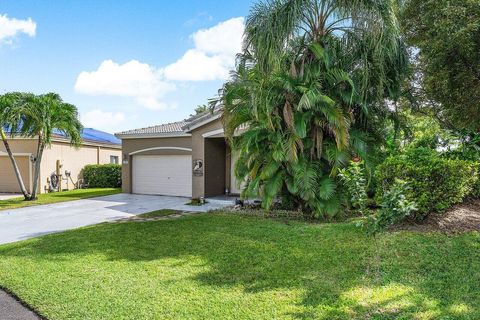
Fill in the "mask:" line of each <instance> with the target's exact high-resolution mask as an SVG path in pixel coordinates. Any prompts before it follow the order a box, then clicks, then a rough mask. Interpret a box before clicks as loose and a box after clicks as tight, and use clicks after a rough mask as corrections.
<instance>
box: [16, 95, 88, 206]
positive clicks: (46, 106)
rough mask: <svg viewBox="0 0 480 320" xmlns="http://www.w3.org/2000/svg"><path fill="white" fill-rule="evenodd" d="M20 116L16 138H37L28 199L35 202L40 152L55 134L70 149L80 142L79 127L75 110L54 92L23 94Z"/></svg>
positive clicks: (80, 129)
mask: <svg viewBox="0 0 480 320" xmlns="http://www.w3.org/2000/svg"><path fill="white" fill-rule="evenodd" d="M21 105H22V107H21V113H22V115H23V116H24V120H23V122H22V125H21V127H20V135H22V136H25V137H31V138H34V137H35V138H37V141H38V142H37V152H36V157H35V169H34V179H33V189H32V193H31V195H30V197H29V200H35V199H36V195H37V191H38V180H39V173H40V166H41V162H42V156H43V151H44V150H45V147H46V146H48V145H50V144H51V142H52V136H53V134H54V133H55V131H56V132H60V133H62V134H64V135H65V136H66V137H68V138H69V139H70V142H71V144H72V145H74V146H78V145H79V144H80V142H81V131H82V129H83V126H82V124H81V122H80V120H79V115H78V111H77V108H76V107H75V106H74V105H72V104H69V103H65V102H64V101H63V100H62V98H61V97H60V96H59V95H58V94H56V93H48V94H43V95H38V96H35V95H26V96H24V97H23V99H22V103H21Z"/></svg>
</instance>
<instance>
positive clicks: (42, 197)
mask: <svg viewBox="0 0 480 320" xmlns="http://www.w3.org/2000/svg"><path fill="white" fill-rule="evenodd" d="M120 192H122V190H121V189H117V188H97V189H77V190H71V191H64V192H52V193H44V194H39V195H38V200H35V201H24V200H23V197H22V198H15V199H9V200H0V210H5V209H16V208H23V207H29V206H35V205H40V204H50V203H57V202H65V201H73V200H80V199H87V198H94V197H101V196H109V195H112V194H117V193H120Z"/></svg>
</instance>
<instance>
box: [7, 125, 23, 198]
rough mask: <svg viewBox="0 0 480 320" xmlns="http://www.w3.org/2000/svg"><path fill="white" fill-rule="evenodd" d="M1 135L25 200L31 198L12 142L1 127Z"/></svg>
mask: <svg viewBox="0 0 480 320" xmlns="http://www.w3.org/2000/svg"><path fill="white" fill-rule="evenodd" d="M0 135H1V136H2V141H3V145H4V146H5V149H6V150H7V154H8V157H9V158H10V161H11V162H12V165H13V170H14V171H15V175H16V176H17V180H18V184H19V185H20V190H21V191H22V193H23V197H24V198H25V200H28V199H30V194H29V193H28V191H27V188H25V184H24V183H23V179H22V174H21V173H20V169H19V168H18V164H17V161H16V160H15V158H14V157H13V153H12V150H11V149H10V144H9V143H8V141H7V136H6V135H5V132H4V131H3V129H1V128H0Z"/></svg>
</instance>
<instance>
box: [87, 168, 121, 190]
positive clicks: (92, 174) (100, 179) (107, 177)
mask: <svg viewBox="0 0 480 320" xmlns="http://www.w3.org/2000/svg"><path fill="white" fill-rule="evenodd" d="M82 175H83V179H84V180H85V183H86V184H87V185H88V187H89V188H119V187H121V186H122V166H121V165H119V164H94V165H86V166H85V168H84V169H83V171H82Z"/></svg>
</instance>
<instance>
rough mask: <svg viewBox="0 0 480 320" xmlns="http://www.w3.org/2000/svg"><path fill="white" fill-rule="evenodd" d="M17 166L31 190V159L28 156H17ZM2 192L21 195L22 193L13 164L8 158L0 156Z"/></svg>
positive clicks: (0, 184) (0, 188)
mask: <svg viewBox="0 0 480 320" xmlns="http://www.w3.org/2000/svg"><path fill="white" fill-rule="evenodd" d="M15 160H16V161H17V165H18V167H19V169H20V174H21V175H22V179H23V183H25V187H26V188H27V189H30V183H31V179H30V177H31V168H30V159H29V157H28V156H23V155H22V156H15ZM0 192H4V193H19V192H21V190H20V186H19V185H18V180H17V176H16V175H15V172H14V170H13V165H12V162H11V161H10V158H9V157H8V156H3V155H0Z"/></svg>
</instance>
